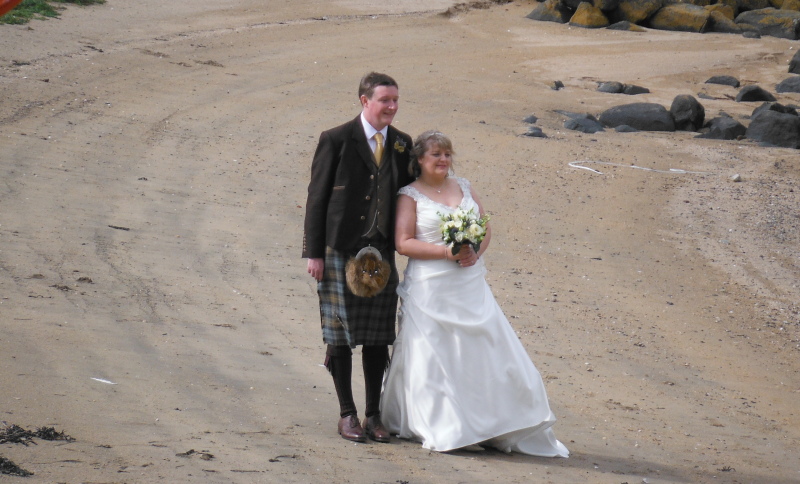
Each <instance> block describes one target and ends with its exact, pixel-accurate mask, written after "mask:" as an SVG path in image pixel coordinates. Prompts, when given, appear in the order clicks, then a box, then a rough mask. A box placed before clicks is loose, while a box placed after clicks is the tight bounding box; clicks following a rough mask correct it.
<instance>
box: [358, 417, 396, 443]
mask: <svg viewBox="0 0 800 484" xmlns="http://www.w3.org/2000/svg"><path fill="white" fill-rule="evenodd" d="M364 431H366V433H367V437H369V438H370V439H371V440H374V441H375V442H381V443H384V444H387V443H389V440H390V439H389V431H388V430H386V427H384V426H383V424H382V423H381V416H380V415H373V416H372V417H367V420H365V421H364Z"/></svg>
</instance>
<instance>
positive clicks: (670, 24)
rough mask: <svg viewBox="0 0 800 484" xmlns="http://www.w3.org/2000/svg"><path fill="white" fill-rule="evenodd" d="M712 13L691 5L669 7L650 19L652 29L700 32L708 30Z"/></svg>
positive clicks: (678, 4) (683, 4)
mask: <svg viewBox="0 0 800 484" xmlns="http://www.w3.org/2000/svg"><path fill="white" fill-rule="evenodd" d="M710 16H711V12H709V11H708V10H706V9H705V8H703V7H699V6H697V5H692V4H690V3H676V4H673V5H667V6H666V7H663V8H661V9H659V10H658V12H656V13H655V14H654V15H653V16H652V17H650V21H649V24H650V27H652V28H654V29H659V30H670V31H676V32H698V33H703V32H705V31H706V30H708V27H709V20H708V19H709V17H710Z"/></svg>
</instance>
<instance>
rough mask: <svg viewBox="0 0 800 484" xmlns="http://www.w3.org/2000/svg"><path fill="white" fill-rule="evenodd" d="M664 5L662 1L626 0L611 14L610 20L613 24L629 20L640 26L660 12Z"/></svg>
mask: <svg viewBox="0 0 800 484" xmlns="http://www.w3.org/2000/svg"><path fill="white" fill-rule="evenodd" d="M662 5H663V4H662V0H625V1H624V2H620V4H619V7H617V9H616V10H614V11H613V12H611V13H610V14H609V18H610V19H611V21H612V22H619V21H620V20H627V21H628V22H630V23H632V24H639V23H641V22H644V21H645V20H647V19H648V18H650V17H651V16H652V15H653V14H654V13H656V12H658V10H659V9H660V8H661V7H662Z"/></svg>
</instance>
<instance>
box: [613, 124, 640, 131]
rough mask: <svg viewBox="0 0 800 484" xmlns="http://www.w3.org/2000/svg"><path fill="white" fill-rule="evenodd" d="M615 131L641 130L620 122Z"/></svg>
mask: <svg viewBox="0 0 800 484" xmlns="http://www.w3.org/2000/svg"><path fill="white" fill-rule="evenodd" d="M614 131H616V132H617V133H638V132H639V130H638V129H636V128H634V127H632V126H628V125H627V124H620V125H619V126H617V127H616V128H614Z"/></svg>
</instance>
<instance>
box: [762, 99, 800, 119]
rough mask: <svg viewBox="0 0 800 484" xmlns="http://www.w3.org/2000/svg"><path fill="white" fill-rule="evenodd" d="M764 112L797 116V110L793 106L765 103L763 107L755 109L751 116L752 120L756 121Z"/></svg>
mask: <svg viewBox="0 0 800 484" xmlns="http://www.w3.org/2000/svg"><path fill="white" fill-rule="evenodd" d="M764 111H776V112H778V113H784V114H792V115H794V116H797V110H796V109H795V108H793V107H791V106H784V105H783V104H781V103H769V102H767V103H763V104H762V105H761V106H759V107H757V108H755V109H754V110H753V112H752V114H750V119H756V118H757V117H758V115H759V114H761V113H762V112H764Z"/></svg>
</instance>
